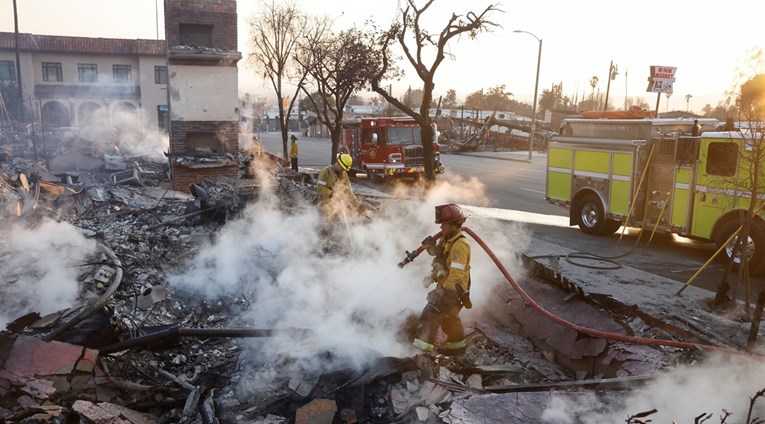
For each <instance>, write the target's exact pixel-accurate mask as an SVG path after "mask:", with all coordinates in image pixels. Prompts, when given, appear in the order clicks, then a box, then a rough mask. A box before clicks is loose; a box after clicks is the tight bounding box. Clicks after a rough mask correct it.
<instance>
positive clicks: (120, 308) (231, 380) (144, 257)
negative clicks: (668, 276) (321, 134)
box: [0, 134, 664, 424]
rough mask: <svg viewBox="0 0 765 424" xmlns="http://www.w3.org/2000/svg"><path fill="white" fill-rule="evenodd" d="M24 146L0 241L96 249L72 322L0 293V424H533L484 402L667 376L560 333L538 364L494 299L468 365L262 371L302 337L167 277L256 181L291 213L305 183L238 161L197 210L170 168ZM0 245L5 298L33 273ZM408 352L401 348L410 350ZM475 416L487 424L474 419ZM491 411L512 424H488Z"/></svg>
mask: <svg viewBox="0 0 765 424" xmlns="http://www.w3.org/2000/svg"><path fill="white" fill-rule="evenodd" d="M32 140H34V138H33V137H11V138H6V139H5V140H0V152H4V153H3V154H2V155H0V209H2V213H0V231H2V233H3V234H6V230H7V229H9V228H11V227H18V226H24V227H27V228H35V227H40V226H42V225H45V223H46V222H51V221H53V222H66V223H70V224H71V225H72V226H74V227H76V228H77V229H78V231H79V232H80V233H82V234H83V235H85V236H86V237H88V238H90V239H92V240H96V241H97V242H98V246H99V249H98V253H97V254H96V256H95V257H93V258H91V259H89V260H87V261H86V263H72V264H69V266H70V267H76V268H77V269H78V272H79V276H78V279H77V280H78V285H79V297H78V299H77V302H75V304H73V305H71V307H70V308H67V309H64V310H61V311H58V312H56V313H51V314H47V315H45V316H40V315H39V314H38V313H37V312H35V311H34V310H31V309H30V308H28V307H25V305H24V302H22V301H20V300H19V299H14V298H13V296H9V295H8V294H7V293H0V311H2V312H7V311H10V310H12V311H13V312H14V315H13V317H14V318H15V320H14V321H13V322H11V323H10V324H8V326H7V331H3V332H0V422H69V421H75V420H78V421H80V422H115V423H149V422H160V423H169V422H206V423H207V422H225V423H234V422H245V423H261V424H275V423H287V422H296V423H354V422H369V423H393V422H401V423H405V422H446V423H457V422H475V420H476V419H477V418H476V415H475V414H477V413H478V414H480V415H478V416H480V417H481V419H482V420H484V421H485V422H507V421H506V419H507V418H506V417H507V414H508V413H512V414H517V420H516V421H514V422H533V421H534V420H533V419H531V418H529V417H532V416H535V414H539V412H540V411H539V408H540V406H539V401H537V400H535V399H534V398H528V401H526V402H523V401H516V402H515V404H514V406H513V408H512V411H511V412H508V411H507V410H506V409H503V408H502V407H498V406H497V405H494V404H491V402H492V399H494V398H492V397H491V396H485V395H490V394H491V393H503V392H511V391H513V388H514V387H524V386H525V385H530V386H534V385H536V384H540V383H549V384H551V385H554V384H555V383H556V382H565V381H569V380H573V379H577V378H579V379H582V378H584V377H582V376H580V375H578V373H577V375H573V373H572V372H570V371H567V370H564V369H562V368H561V367H559V366H558V365H556V364H555V363H554V362H552V359H553V357H554V356H555V355H556V353H555V352H554V351H555V350H556V349H557V351H558V352H561V351H566V350H567V351H568V357H569V358H578V360H580V361H581V362H588V361H589V362H588V363H589V365H587V366H589V367H590V370H591V371H592V370H596V369H599V367H601V365H598V364H593V363H592V362H593V361H595V360H594V359H593V358H595V357H599V358H600V359H599V360H602V361H603V364H605V365H603V366H602V367H607V366H611V367H612V368H614V369H616V368H618V367H616V366H613V365H614V364H616V363H620V364H627V366H624V367H622V368H620V372H629V370H630V367H632V369H635V370H638V369H640V368H641V367H645V365H644V364H648V366H649V367H650V368H651V369H654V368H656V367H658V366H659V365H657V364H659V363H661V362H662V361H664V358H662V357H661V355H660V354H657V355H654V353H646V352H644V351H640V350H639V349H631V348H627V347H620V346H618V345H612V344H606V342H605V341H598V342H592V341H591V340H587V339H584V338H582V339H580V336H581V335H580V334H578V333H577V332H576V331H569V332H563V331H561V330H559V329H555V330H551V331H550V332H549V334H552V335H551V336H549V340H546V341H543V342H546V343H548V348H544V350H540V349H539V348H538V347H537V346H539V345H544V343H541V344H540V343H535V344H532V342H531V341H529V340H528V339H526V338H524V337H522V336H520V335H518V334H522V333H523V331H522V327H524V326H539V323H538V318H536V316H534V315H532V313H531V312H525V314H527V315H528V317H526V318H527V319H526V320H524V319H517V318H519V317H518V316H516V317H515V318H513V319H510V318H509V317H508V316H507V312H502V311H503V310H504V309H503V307H504V306H506V305H507V304H508V303H509V302H510V298H511V297H512V296H510V295H507V296H504V295H500V296H497V297H496V301H499V302H500V303H501V306H500V305H498V306H497V307H496V308H491V309H492V310H494V311H497V313H498V314H500V315H502V314H504V315H505V316H501V317H492V316H487V317H486V320H485V321H480V322H478V323H476V324H472V325H471V328H468V329H467V330H468V333H469V335H468V346H469V347H468V350H467V353H466V354H465V355H463V356H462V357H459V358H444V357H434V356H425V355H418V356H414V357H412V358H387V357H380V358H378V359H377V360H376V361H375V362H374V363H373V365H371V366H368V367H366V368H365V369H363V370H359V369H357V368H351V367H350V365H349V364H346V363H345V362H344V358H340V357H337V356H336V354H334V353H332V352H315V353H313V356H314V357H313V358H312V365H314V366H311V367H308V366H305V364H304V362H302V361H300V360H298V359H296V358H295V357H293V356H291V355H289V354H287V353H285V354H283V355H282V356H281V357H279V359H278V360H276V361H274V360H265V359H264V358H263V357H261V356H260V355H259V354H258V351H257V349H252V346H253V338H257V339H254V340H255V343H258V342H261V343H268V338H269V337H272V336H276V335H279V336H282V337H289V338H291V340H294V342H295V345H300V344H301V343H303V342H304V341H305V339H306V338H310V330H309V329H291V330H280V331H279V332H277V331H276V330H270V329H252V328H248V327H247V323H246V322H244V321H243V319H242V318H241V317H242V316H243V315H245V312H247V311H248V309H249V308H250V307H251V302H250V301H249V300H248V295H246V294H244V293H242V294H238V295H227V296H225V297H222V298H219V299H218V300H216V301H214V302H211V301H205V300H200V299H199V298H192V297H190V296H189V295H186V294H183V293H176V292H174V291H173V290H172V288H171V287H169V286H168V283H167V281H166V276H167V275H168V274H172V273H174V271H177V270H179V269H183V268H184V267H186V266H187V265H188V264H187V263H186V261H187V260H188V259H189V258H193V257H194V256H195V255H196V253H198V252H199V251H200V249H202V248H203V246H205V243H207V242H209V241H211V240H214V239H215V238H216V237H217V234H218V232H219V231H220V230H221V228H222V226H223V225H225V223H226V222H227V221H229V220H231V219H235V217H236V216H237V215H238V214H239V213H240V212H241V210H242V209H243V208H244V206H245V204H246V203H247V202H250V201H254V200H256V199H257V198H258V196H259V191H260V189H259V188H260V187H262V186H263V185H265V183H266V182H265V181H261V180H260V179H263V178H267V179H269V181H268V185H269V186H272V187H276V190H275V191H276V193H277V195H278V197H279V200H280V202H279V204H280V207H281V208H283V210H284V211H285V213H290V212H292V211H293V209H294V208H299V207H305V204H306V203H311V202H314V201H315V200H316V192H315V188H314V187H312V186H311V185H310V184H306V183H307V182H309V181H310V180H311V178H310V176H307V175H300V174H297V173H294V172H293V171H292V170H290V169H289V168H286V169H285V168H283V167H282V166H280V165H279V162H278V161H270V160H267V161H262V162H258V161H256V163H255V166H259V167H261V168H262V169H261V171H264V172H257V173H256V174H257V175H258V178H260V179H258V178H254V179H253V178H247V177H250V174H249V172H248V171H249V170H250V169H251V168H250V167H248V163H249V162H250V161H252V158H251V157H249V156H248V155H241V157H240V158H238V161H239V163H241V164H242V169H241V175H242V176H243V177H245V178H243V179H240V180H227V179H219V180H217V181H214V182H212V181H202V182H200V183H199V184H196V185H193V186H192V187H190V192H191V193H192V194H191V195H188V194H185V193H179V192H176V191H173V190H171V189H169V188H168V187H170V183H169V175H168V166H167V164H166V163H156V162H152V161H150V160H148V159H147V158H146V157H143V156H129V155H125V154H123V153H121V152H122V149H120V148H119V145H118V144H114V145H111V147H107V148H104V147H99V146H102V144H94V143H92V142H90V141H87V140H82V139H80V138H77V137H74V138H73V137H72V136H71V135H68V134H56V135H53V134H49V135H48V139H47V140H48V141H47V144H46V147H45V148H44V149H38V146H37V143H35V142H33V141H32ZM85 164H87V166H85ZM54 165H55V167H54ZM52 169H55V171H52ZM7 243H8V241H7V239H6V238H0V269H2V268H5V269H11V270H12V275H10V276H9V277H8V281H7V282H6V285H7V284H11V285H12V284H18V282H21V281H29V278H30V276H29V275H28V274H30V273H32V271H28V270H27V268H26V267H25V266H24V264H25V263H29V262H30V261H34V260H36V259H35V258H29V257H24V252H19V251H18V249H16V250H13V249H7V247H8V246H7V245H6V244H7ZM8 252H11V253H8ZM327 254H337V255H340V254H342V252H335V253H333V252H329V253H327ZM263 256H264V257H265V259H266V260H267V256H268V252H263ZM11 264H12V266H4V265H11ZM25 273H26V274H27V275H25V276H24V277H25V278H21V277H22V274H25ZM31 277H32V278H34V275H32V276H31ZM2 287H3V286H2V285H0V289H2ZM508 290H509V289H508ZM569 300H570V299H568V298H567V300H566V302H569ZM514 302H520V300H518V299H517V298H516V300H514ZM569 303H571V302H569ZM518 309H519V310H522V309H523V308H522V307H519V308H518ZM402 313H403V312H402ZM580 313H581V314H584V315H586V316H591V315H592V316H594V315H593V313H592V312H591V311H584V312H580ZM521 318H522V317H521ZM598 319H599V318H594V319H593V320H598ZM398 321H401V320H398ZM398 321H397V322H398ZM635 331H636V332H639V331H644V330H642V329H641V330H635ZM277 333H279V334H277ZM406 337H407V336H406V335H405V332H404V331H402V343H406V341H405V340H403V339H404V338H406ZM555 344H558V345H560V346H552V345H555ZM646 358H649V359H648V360H647V359H646ZM316 364H320V366H315V365H316ZM317 369H321V370H322V371H317ZM598 372H600V371H598ZM588 375H595V374H594V373H589V372H588ZM527 391H532V392H533V391H534V390H533V388H532V389H530V390H527ZM532 394H533V393H532ZM487 399H488V401H484V400H487ZM476 400H477V401H476ZM474 401H475V402H474ZM494 401H496V402H502V400H494ZM471 402H472V403H471ZM476 402H478V403H476ZM481 402H484V406H483V408H486V410H481V411H480V412H471V410H473V409H476V408H479V406H478V404H480V403H481ZM486 402H488V403H486ZM476 410H478V409H476ZM493 410H495V411H500V412H503V413H504V414H505V415H504V417H505V418H496V419H495V420H494V421H492V420H491V419H490V415H491V414H492V412H491V411H493ZM471 414H473V415H472V416H471Z"/></svg>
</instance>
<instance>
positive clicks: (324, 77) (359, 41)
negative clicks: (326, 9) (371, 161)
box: [296, 28, 380, 161]
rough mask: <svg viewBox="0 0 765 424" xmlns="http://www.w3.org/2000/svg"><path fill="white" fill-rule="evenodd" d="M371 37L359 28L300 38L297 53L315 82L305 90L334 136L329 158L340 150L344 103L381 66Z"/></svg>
mask: <svg viewBox="0 0 765 424" xmlns="http://www.w3.org/2000/svg"><path fill="white" fill-rule="evenodd" d="M370 37H371V36H369V35H365V34H364V33H362V32H361V31H359V30H358V29H356V28H351V29H348V30H345V31H342V32H340V33H339V34H331V33H329V32H325V33H319V32H313V33H312V34H311V36H308V37H305V38H304V40H303V41H301V46H300V49H299V54H298V55H297V56H296V60H297V61H298V62H299V63H300V64H301V66H302V67H303V68H304V69H305V72H307V73H308V75H309V76H310V80H311V83H312V84H313V85H315V87H312V89H313V93H311V92H309V91H308V89H307V88H306V87H303V91H304V93H305V94H306V95H307V96H308V99H309V101H310V102H311V103H312V104H313V107H314V109H315V110H316V111H317V116H318V119H319V121H320V122H321V123H322V124H324V125H326V126H327V128H328V129H329V133H330V135H331V137H332V156H331V157H330V161H331V160H332V159H333V158H334V157H335V155H337V152H338V146H339V144H340V136H341V131H342V122H343V112H344V109H345V105H346V104H347V103H348V100H349V99H350V98H351V97H352V96H353V94H354V93H355V92H357V91H358V90H360V89H361V88H363V87H365V86H368V85H369V81H370V79H371V78H372V76H373V75H374V74H375V72H376V71H377V68H378V64H379V61H380V60H379V55H378V52H377V51H376V50H375V49H374V48H373V40H372V39H370Z"/></svg>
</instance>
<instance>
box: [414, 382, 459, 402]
mask: <svg viewBox="0 0 765 424" xmlns="http://www.w3.org/2000/svg"><path fill="white" fill-rule="evenodd" d="M451 397H452V394H451V392H449V390H447V389H446V388H445V387H443V386H439V385H438V384H436V383H433V382H432V381H426V382H425V384H423V385H422V390H420V402H419V403H420V404H422V405H433V404H436V403H441V402H446V401H448V400H449V399H451Z"/></svg>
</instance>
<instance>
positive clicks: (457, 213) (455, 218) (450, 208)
mask: <svg viewBox="0 0 765 424" xmlns="http://www.w3.org/2000/svg"><path fill="white" fill-rule="evenodd" d="M465 219H466V218H465V214H464V213H462V209H460V207H459V206H457V205H455V204H454V203H449V204H448V205H441V206H436V224H443V223H446V222H448V223H451V224H456V225H462V224H463V223H464V222H465Z"/></svg>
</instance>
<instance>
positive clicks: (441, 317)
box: [412, 204, 473, 355]
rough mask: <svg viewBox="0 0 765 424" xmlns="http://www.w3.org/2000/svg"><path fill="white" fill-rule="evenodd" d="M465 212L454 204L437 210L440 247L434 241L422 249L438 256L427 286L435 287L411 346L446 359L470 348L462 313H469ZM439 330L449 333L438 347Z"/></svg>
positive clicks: (430, 241) (467, 247) (434, 261)
mask: <svg viewBox="0 0 765 424" xmlns="http://www.w3.org/2000/svg"><path fill="white" fill-rule="evenodd" d="M465 219H466V218H465V215H464V214H463V213H462V209H460V207H459V206H457V205H455V204H448V205H441V206H436V224H441V231H442V233H443V237H442V238H441V239H440V240H439V241H438V244H435V243H433V239H432V238H431V237H427V238H426V239H425V240H423V242H422V245H423V246H425V247H426V248H427V252H428V254H430V255H431V256H435V258H434V259H433V265H432V271H431V273H430V275H428V277H427V279H426V281H425V284H426V286H430V284H432V283H434V282H435V283H436V288H435V289H433V290H431V291H430V292H429V293H428V297H427V301H428V304H427V305H425V308H423V310H422V313H421V314H420V331H419V334H418V336H417V337H416V338H415V339H414V342H413V343H412V344H413V345H414V346H415V347H416V348H418V349H422V350H423V351H426V352H431V351H433V350H434V348H435V349H436V350H437V351H438V353H441V354H444V355H461V354H463V353H465V348H466V347H467V344H466V341H465V330H464V329H463V328H462V320H460V316H459V314H460V311H461V310H462V308H463V307H465V308H467V309H470V308H471V307H472V306H473V305H472V303H471V302H470V245H469V244H468V242H467V239H466V238H465V235H464V234H462V224H464V223H465ZM439 327H440V328H441V329H442V330H443V331H444V333H446V342H445V343H444V344H443V345H441V346H438V347H437V348H436V347H435V342H436V336H437V335H438V329H439Z"/></svg>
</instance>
